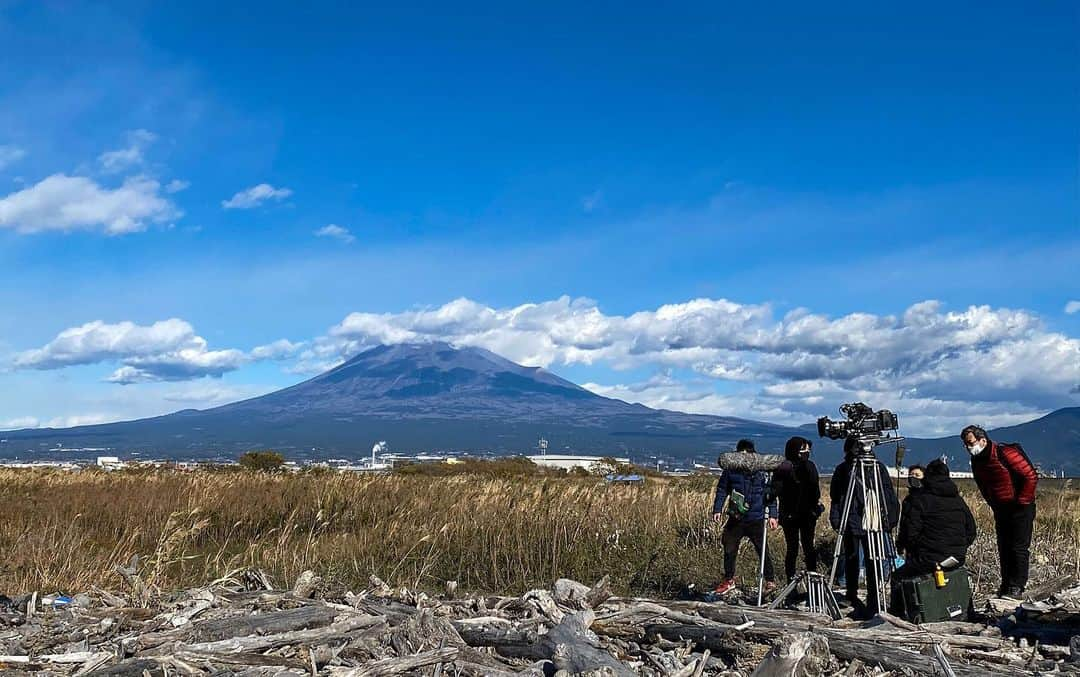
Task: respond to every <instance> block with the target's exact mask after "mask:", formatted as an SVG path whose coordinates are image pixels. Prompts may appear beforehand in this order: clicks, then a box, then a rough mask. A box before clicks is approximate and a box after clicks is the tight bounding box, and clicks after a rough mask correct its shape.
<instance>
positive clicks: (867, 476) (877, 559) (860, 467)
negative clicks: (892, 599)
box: [829, 446, 890, 614]
mask: <svg viewBox="0 0 1080 677" xmlns="http://www.w3.org/2000/svg"><path fill="white" fill-rule="evenodd" d="M870 448H871V449H872V448H873V447H872V446H871V447H870ZM877 466H878V460H877V457H876V456H874V454H873V452H872V451H869V450H867V449H864V450H863V453H860V454H858V455H856V456H855V457H853V458H852V459H851V474H850V476H849V477H848V483H847V495H846V496H845V498H844V512H843V515H842V516H841V518H840V529H839V531H838V532H837V537H836V547H835V548H834V549H833V563H832V571H831V572H830V574H829V588H830V590H831V589H832V586H833V585H835V584H836V568H837V565H838V564H839V563H840V553H841V550H842V549H843V542H844V533H845V532H846V531H847V527H848V522H849V521H850V519H851V505H852V503H853V502H854V500H855V489H856V486H858V487H860V488H861V489H862V491H861V496H860V499H861V501H862V529H863V531H864V532H865V533H866V543H867V547H866V555H867V559H866V567H867V575H866V585H867V596H868V597H869V596H870V592H871V591H870V586H871V585H873V586H874V587H875V589H874V591H873V592H875V593H876V594H875V595H874V597H876V598H877V599H876V604H875V606H876V608H874V609H872V610H873V611H874V613H878V614H880V613H881V612H883V611H885V609H886V601H887V600H888V597H887V595H886V585H885V572H886V570H887V569H886V566H885V563H886V561H887V559H888V558H889V556H890V555H889V552H888V550H887V549H886V529H885V527H884V522H885V520H887V519H888V511H887V508H886V506H885V504H884V500H885V496H884V494H883V491H882V486H881V476H880V475H879V474H878V467H877ZM854 543H855V548H859V547H860V545H859V542H858V540H855V541H854ZM849 556H851V553H849ZM870 567H873V574H874V575H871V570H870ZM848 585H849V586H851V585H852V582H851V581H848ZM856 585H857V583H856Z"/></svg>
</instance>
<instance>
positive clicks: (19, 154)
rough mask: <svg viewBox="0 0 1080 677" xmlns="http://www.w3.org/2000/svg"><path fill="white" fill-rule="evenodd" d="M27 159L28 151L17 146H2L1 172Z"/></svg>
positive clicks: (0, 150) (0, 149)
mask: <svg viewBox="0 0 1080 677" xmlns="http://www.w3.org/2000/svg"><path fill="white" fill-rule="evenodd" d="M24 157H26V151H25V150H23V149H22V148H19V147H17V146H0V170H3V169H7V168H8V167H10V166H11V165H13V164H15V163H16V162H18V161H19V160H21V159H23V158H24Z"/></svg>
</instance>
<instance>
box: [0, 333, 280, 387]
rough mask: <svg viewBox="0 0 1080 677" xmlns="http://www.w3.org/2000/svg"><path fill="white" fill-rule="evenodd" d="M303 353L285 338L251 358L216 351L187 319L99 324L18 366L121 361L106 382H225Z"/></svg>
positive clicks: (26, 355) (19, 358)
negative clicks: (255, 366) (260, 364)
mask: <svg viewBox="0 0 1080 677" xmlns="http://www.w3.org/2000/svg"><path fill="white" fill-rule="evenodd" d="M300 348H301V344H295V343H292V342H290V341H287V340H284V339H281V340H278V341H275V342H273V343H270V344H267V345H264V346H258V347H256V348H254V349H253V350H252V351H251V352H250V353H245V352H244V351H242V350H237V349H234V348H232V349H224V350H210V349H209V347H208V343H207V341H206V339H204V338H203V337H201V336H199V335H197V334H196V333H195V329H194V327H192V326H191V324H189V323H188V322H185V321H184V320H181V319H177V318H171V319H168V320H162V321H160V322H155V323H153V324H151V325H138V324H135V323H133V322H118V323H115V324H108V323H105V322H102V321H100V320H98V321H94V322H88V323H86V324H83V325H80V326H78V327H71V328H69V329H65V330H64V331H62V332H60V333H59V334H58V335H57V336H56V338H54V339H53V340H52V341H50V342H49V343H48V344H46V345H45V346H43V347H41V348H35V349H32V350H27V351H23V352H20V353H18V354H16V355H15V357H14V359H13V360H12V366H13V367H14V368H16V369H38V370H52V369H62V368H64V367H70V366H78V365H88V364H99V363H109V362H119V363H120V364H121V366H119V367H118V368H117V369H116V370H115V371H114V372H113V373H112V374H111V375H110V376H109V377H107V378H106V381H108V382H110V383H117V384H121V385H130V384H133V383H147V382H154V381H188V380H193V379H198V378H202V377H206V376H210V377H220V376H222V375H224V374H226V373H228V372H231V371H235V370H237V369H239V368H240V367H242V366H244V365H246V364H249V363H251V362H257V361H263V360H281V359H285V358H287V357H290V356H292V355H294V354H296V352H297V351H299V350H300Z"/></svg>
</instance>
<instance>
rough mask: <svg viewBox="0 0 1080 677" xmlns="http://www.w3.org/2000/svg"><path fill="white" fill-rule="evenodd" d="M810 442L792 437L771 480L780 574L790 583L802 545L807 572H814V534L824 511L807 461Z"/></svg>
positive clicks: (816, 480) (814, 474)
mask: <svg viewBox="0 0 1080 677" xmlns="http://www.w3.org/2000/svg"><path fill="white" fill-rule="evenodd" d="M813 446H814V445H813V442H811V441H810V440H808V439H806V438H805V437H792V438H791V439H790V440H788V441H787V444H785V445H784V458H785V459H786V460H785V461H784V464H783V465H781V466H780V467H779V468H777V470H776V472H774V473H773V478H772V493H773V496H776V497H777V498H778V499H779V505H780V526H781V527H782V528H783V530H784V543H785V545H786V546H787V551H786V552H785V554H784V574H785V575H786V576H787V579H788V580H789V581H790V580H791V579H792V578H794V577H795V564H796V563H797V562H798V559H799V544H800V543H801V544H802V551H803V559H804V560H806V570H807V571H817V565H818V558H817V550H815V549H814V531H815V530H816V528H817V521H818V518H819V517H821V514H822V513H823V512H824V511H825V506H823V505H822V504H821V478H820V476H819V475H818V469H817V465H815V464H814V462H813V461H811V460H810V451H811V449H812V448H813Z"/></svg>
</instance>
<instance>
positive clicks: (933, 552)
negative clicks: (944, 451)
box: [892, 459, 975, 584]
mask: <svg viewBox="0 0 1080 677" xmlns="http://www.w3.org/2000/svg"><path fill="white" fill-rule="evenodd" d="M909 477H910V476H909ZM911 479H915V478H911ZM915 481H918V482H919V485H920V486H917V487H915V488H914V489H913V490H912V491H911V493H909V494H908V495H907V498H905V499H904V507H903V517H902V518H901V520H900V529H899V530H898V531H897V534H896V547H897V548H898V549H900V550H903V551H904V553H905V560H904V565H903V566H901V567H900V568H899V569H897V570H896V571H894V572H893V578H892V580H893V583H894V584H895V583H896V582H897V581H899V580H900V579H903V578H913V577H915V576H923V575H925V574H929V573H932V572H933V571H934V569H935V568H936V567H937V565H938V564H939V563H941V562H943V561H945V560H946V559H948V558H949V557H954V558H956V561H957V565H956V566H962V565H963V564H964V561H965V560H966V559H967V551H968V548H969V547H971V544H972V543H974V542H975V518H974V517H973V516H972V514H971V509H970V508H968V505H967V503H965V502H964V498H963V497H962V496H961V495H960V490H959V489H957V488H956V483H955V482H953V481H952V479H951V478H950V477H949V466H947V465H945V462H944V461H942V460H940V459H939V460H935V461H931V462H930V463H929V464H928V465H927V466H926V471H925V474H924V475H923V477H922V478H921V479H916V480H915Z"/></svg>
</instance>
